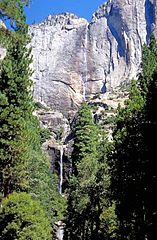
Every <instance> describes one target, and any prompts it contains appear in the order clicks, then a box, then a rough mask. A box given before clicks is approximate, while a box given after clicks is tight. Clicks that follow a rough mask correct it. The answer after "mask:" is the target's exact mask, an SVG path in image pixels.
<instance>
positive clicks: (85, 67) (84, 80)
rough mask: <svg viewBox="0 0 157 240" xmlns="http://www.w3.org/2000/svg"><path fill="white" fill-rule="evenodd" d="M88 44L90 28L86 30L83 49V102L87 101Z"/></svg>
mask: <svg viewBox="0 0 157 240" xmlns="http://www.w3.org/2000/svg"><path fill="white" fill-rule="evenodd" d="M87 43H88V26H86V29H85V38H84V49H83V68H84V73H83V78H82V87H83V100H84V101H86V83H87V79H88V78H87V72H88V68H87Z"/></svg>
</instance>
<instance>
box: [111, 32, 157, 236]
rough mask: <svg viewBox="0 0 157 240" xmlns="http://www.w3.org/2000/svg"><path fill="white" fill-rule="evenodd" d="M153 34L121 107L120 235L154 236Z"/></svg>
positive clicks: (116, 181)
mask: <svg viewBox="0 0 157 240" xmlns="http://www.w3.org/2000/svg"><path fill="white" fill-rule="evenodd" d="M156 52H157V44H156V41H155V38H154V37H153V36H152V37H151V40H150V44H149V46H148V47H146V46H144V50H143V62H142V67H143V70H142V73H141V74H140V76H139V79H138V81H137V83H136V82H133V84H132V87H131V91H130V96H129V100H128V101H127V102H126V106H125V108H120V109H119V111H118V116H117V124H116V129H115V132H114V146H115V149H114V151H113V154H112V167H111V169H112V191H113V196H114V199H115V201H116V211H117V215H118V218H119V226H120V227H119V233H120V236H119V239H132V240H134V239H135V240H136V239H141V240H145V239H149V240H150V239H154V237H153V236H155V235H154V234H155V222H156V217H155V216H156V213H157V209H156V206H155V202H156V199H155V198H154V197H153V192H154V191H155V185H156V176H157V175H156V170H155V159H154V157H153V156H154V154H155V143H154V141H153V140H152V137H153V136H154V137H155V136H156V134H157V129H156V124H157V119H156V115H157V112H156V108H155V101H156V100H157V99H156V96H157V95H156V81H157V80H156V79H157V78H156V67H157V65H156V59H157V55H156Z"/></svg>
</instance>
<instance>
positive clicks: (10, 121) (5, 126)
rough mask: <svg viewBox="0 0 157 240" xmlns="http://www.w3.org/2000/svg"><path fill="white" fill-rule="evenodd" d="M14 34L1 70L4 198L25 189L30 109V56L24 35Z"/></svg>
mask: <svg viewBox="0 0 157 240" xmlns="http://www.w3.org/2000/svg"><path fill="white" fill-rule="evenodd" d="M17 32H18V34H17V35H18V38H15V35H14V33H12V32H10V35H8V36H9V37H8V36H7V39H9V41H8V43H7V44H6V45H5V46H6V48H7V53H6V56H5V58H4V59H3V61H2V63H1V71H0V125H1V129H0V159H1V162H0V172H1V174H0V178H1V191H2V195H3V196H6V195H7V194H8V193H11V192H12V191H14V190H18V191H19V190H26V189H27V187H28V171H27V166H28V161H29V158H28V152H27V143H28V142H27V135H25V129H26V119H27V118H29V116H30V115H31V114H32V110H33V108H32V97H31V92H30V90H31V85H32V82H31V80H30V76H31V74H32V72H31V70H30V68H29V65H30V63H31V57H30V50H29V49H28V48H27V43H28V38H27V35H25V32H23V31H22V30H21V29H19V30H18V31H17ZM20 35H21V36H22V37H21V38H19V36H20ZM4 36H6V35H5V33H4ZM0 40H1V39H0Z"/></svg>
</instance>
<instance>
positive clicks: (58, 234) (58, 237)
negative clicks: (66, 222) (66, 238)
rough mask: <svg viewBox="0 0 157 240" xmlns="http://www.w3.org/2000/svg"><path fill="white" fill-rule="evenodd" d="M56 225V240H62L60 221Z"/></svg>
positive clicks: (62, 232)
mask: <svg viewBox="0 0 157 240" xmlns="http://www.w3.org/2000/svg"><path fill="white" fill-rule="evenodd" d="M57 224H58V229H57V232H56V237H57V240H63V235H64V227H63V223H62V222H61V221H59V222H58V223H57Z"/></svg>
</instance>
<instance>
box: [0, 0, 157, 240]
mask: <svg viewBox="0 0 157 240" xmlns="http://www.w3.org/2000/svg"><path fill="white" fill-rule="evenodd" d="M28 4H29V1H22V0H9V1H7V0H1V1H0V16H1V19H2V20H3V22H4V23H7V25H9V27H8V28H6V27H5V26H4V25H3V24H1V25H0V47H2V48H4V49H5V50H6V52H5V54H4V56H3V59H1V60H0V190H1V193H0V203H1V206H0V237H1V239H3V240H8V239H20V240H25V239H32V240H35V239H39V240H40V239H45V240H50V239H55V228H56V223H57V222H58V221H61V222H62V223H64V224H63V225H64V239H65V240H77V239H78V240H79V239H80V240H102V239H105V240H126V239H128V240H137V239H138V240H146V239H147V240H153V239H154V240H156V224H157V205H156V202H157V197H156V195H155V191H156V186H157V170H156V158H155V156H156V142H155V140H154V139H156V135H157V108H156V104H157V43H156V39H155V37H154V35H153V34H152V35H151V38H150V41H149V44H148V46H146V45H144V46H143V54H142V63H141V68H142V71H141V73H140V74H139V76H138V78H137V80H133V81H132V82H131V84H130V89H129V96H128V100H126V101H125V104H124V107H121V106H119V107H118V109H117V112H116V115H115V117H114V123H113V126H112V128H113V133H112V141H111V140H110V141H109V139H108V134H107V131H106V130H105V122H103V121H101V122H99V121H96V119H95V117H94V108H93V107H91V106H90V103H89V102H88V101H84V102H83V103H82V104H81V106H80V108H79V110H78V112H77V114H76V116H75V121H74V124H73V128H72V136H73V146H72V148H73V151H72V155H71V158H72V171H71V174H70V176H69V178H68V180H67V184H66V188H65V189H64V192H63V195H62V194H59V192H58V181H59V178H58V176H57V174H55V173H54V172H53V171H52V170H51V168H50V161H49V158H48V156H47V155H46V153H43V151H42V148H41V145H42V143H43V142H45V141H46V137H45V136H46V135H47V134H46V133H44V130H43V129H41V127H40V123H39V119H38V118H37V117H36V116H35V114H34V112H35V110H36V104H35V103H34V101H33V98H32V85H33V83H32V80H31V76H32V70H31V68H30V65H31V63H32V56H31V48H29V47H28V46H29V42H30V37H29V35H28V26H27V24H26V17H25V14H24V6H27V5H28ZM104 57H105V56H104Z"/></svg>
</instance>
